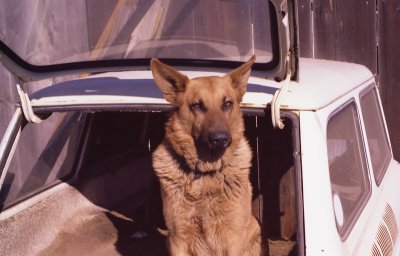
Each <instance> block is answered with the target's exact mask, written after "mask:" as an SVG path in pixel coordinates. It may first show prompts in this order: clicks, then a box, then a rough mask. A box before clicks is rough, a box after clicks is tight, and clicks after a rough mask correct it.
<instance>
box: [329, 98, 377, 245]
mask: <svg viewBox="0 0 400 256" xmlns="http://www.w3.org/2000/svg"><path fill="white" fill-rule="evenodd" d="M327 148H328V158H329V175H330V179H331V188H332V198H333V207H334V211H335V216H336V225H337V228H338V231H339V234H340V236H341V237H342V239H345V238H346V237H347V235H348V234H349V232H350V231H351V229H352V227H353V225H354V223H355V221H356V219H357V217H358V215H359V214H360V213H361V211H362V209H363V207H364V205H365V203H366V202H367V199H368V198H369V195H370V194H371V185H370V182H369V178H368V169H367V162H366V156H365V151H364V146H363V139H362V133H361V129H360V122H359V118H358V113H357V107H356V104H355V102H354V101H352V102H350V103H349V104H347V105H346V106H344V107H343V108H341V109H340V110H339V111H337V112H336V113H334V114H333V115H332V116H331V117H330V118H329V121H328V126H327Z"/></svg>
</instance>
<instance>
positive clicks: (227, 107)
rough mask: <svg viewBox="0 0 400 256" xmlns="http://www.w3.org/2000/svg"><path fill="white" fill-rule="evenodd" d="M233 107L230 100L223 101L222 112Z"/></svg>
mask: <svg viewBox="0 0 400 256" xmlns="http://www.w3.org/2000/svg"><path fill="white" fill-rule="evenodd" d="M232 106H233V102H232V101H230V100H226V101H224V106H223V107H224V110H228V109H230V108H231V107H232Z"/></svg>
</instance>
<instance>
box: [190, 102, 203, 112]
mask: <svg viewBox="0 0 400 256" xmlns="http://www.w3.org/2000/svg"><path fill="white" fill-rule="evenodd" d="M190 110H192V111H196V110H204V105H203V103H202V102H196V103H193V104H192V105H190Z"/></svg>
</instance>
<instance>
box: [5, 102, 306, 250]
mask: <svg viewBox="0 0 400 256" xmlns="http://www.w3.org/2000/svg"><path fill="white" fill-rule="evenodd" d="M167 116H168V114H167V113H166V112H99V113H90V114H88V117H89V118H88V122H89V124H90V125H88V127H89V128H88V129H87V132H88V134H87V135H88V136H86V146H85V147H84V150H83V151H82V154H83V157H82V158H81V164H80V165H79V166H80V168H79V170H77V173H76V175H75V176H74V177H73V178H72V179H71V180H67V181H65V182H63V183H60V184H58V185H56V186H53V187H50V188H49V189H48V190H45V191H43V192H41V193H39V194H37V195H35V196H34V197H33V198H35V197H36V198H37V199H35V200H36V201H37V202H36V203H34V204H32V205H31V206H29V207H27V208H26V209H22V210H20V211H19V212H18V211H17V213H16V214H14V215H13V216H10V217H8V218H4V217H3V218H4V219H2V220H0V229H1V230H2V233H3V235H0V237H1V241H2V242H4V244H3V246H5V248H7V250H8V252H9V255H168V252H167V249H166V246H165V238H164V236H163V235H161V234H160V232H158V230H157V229H163V228H165V227H164V220H163V214H162V201H161V197H160V190H159V184H158V181H157V179H156V177H155V175H154V173H153V171H152V168H151V154H152V152H153V151H154V149H155V148H156V147H157V146H158V145H159V143H160V142H161V141H162V139H163V135H164V128H163V127H164V122H165V120H166V119H167ZM283 116H285V115H283ZM284 122H285V128H284V129H283V130H279V129H273V128H272V126H271V121H270V117H269V116H268V114H266V113H264V110H259V111H258V110H257V111H254V110H251V111H245V123H246V136H247V138H248V140H249V141H250V144H251V146H252V149H253V167H252V171H251V177H250V179H251V182H252V185H253V205H252V211H253V214H254V216H255V217H256V218H257V219H258V220H259V222H260V223H261V227H262V233H263V241H264V247H265V250H266V253H265V255H297V254H298V250H299V248H300V249H301V246H302V245H301V244H302V242H301V241H302V229H301V226H302V223H300V224H299V220H300V222H301V219H302V218H301V216H302V215H301V214H302V213H301V211H299V210H298V209H299V208H300V209H301V205H299V203H298V202H299V201H300V200H299V197H301V193H299V192H298V191H301V188H300V185H299V182H298V181H297V180H298V178H297V177H298V172H299V171H300V168H299V167H298V164H296V163H297V162H296V153H298V152H294V150H295V149H296V147H298V146H296V132H298V131H296V125H295V124H294V122H293V118H288V116H286V117H285V119H284ZM29 200H31V199H29ZM5 234H8V235H5ZM3 248H4V247H3Z"/></svg>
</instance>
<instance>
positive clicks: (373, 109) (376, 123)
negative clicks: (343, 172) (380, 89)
mask: <svg viewBox="0 0 400 256" xmlns="http://www.w3.org/2000/svg"><path fill="white" fill-rule="evenodd" d="M380 109H381V108H380V104H379V99H378V94H377V92H376V89H374V88H372V89H371V88H370V89H368V90H367V91H366V92H365V93H363V94H362V95H361V111H362V113H363V119H364V125H365V131H366V135H367V140H368V146H369V152H370V155H371V162H372V168H373V172H374V176H375V181H376V184H377V185H378V186H379V185H380V183H381V181H382V179H383V176H384V174H385V172H386V169H387V166H388V164H389V161H390V158H391V150H390V145H389V140H388V136H387V134H386V130H385V126H384V120H383V116H382V113H381V111H380Z"/></svg>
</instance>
